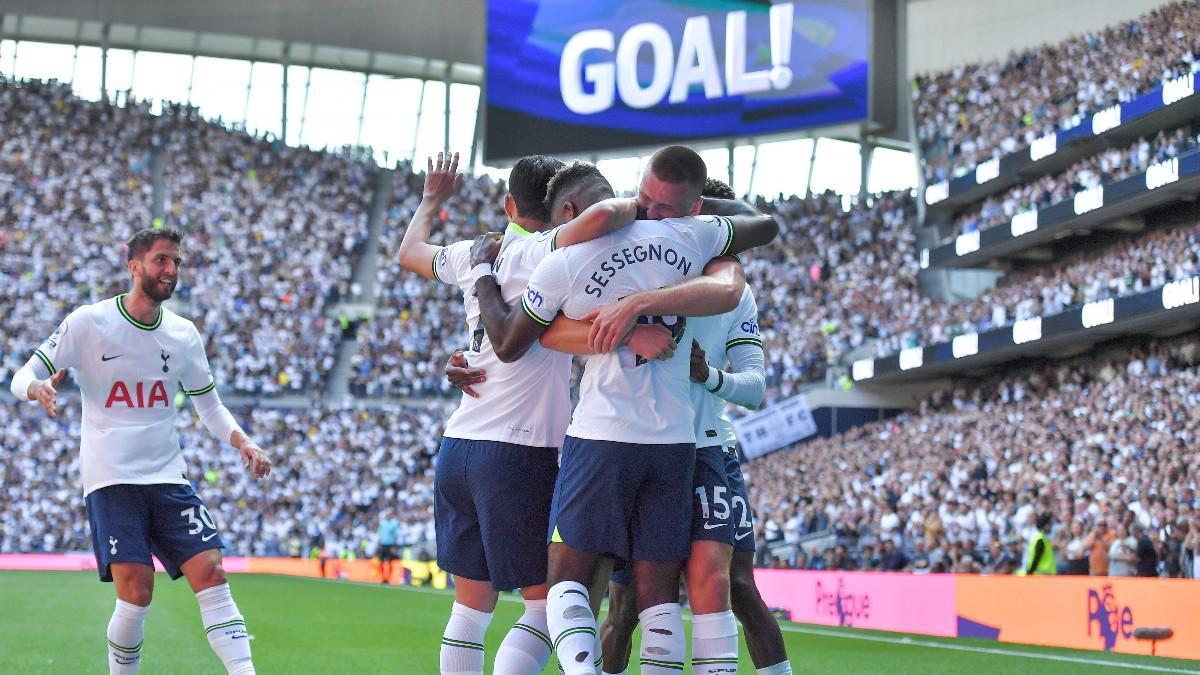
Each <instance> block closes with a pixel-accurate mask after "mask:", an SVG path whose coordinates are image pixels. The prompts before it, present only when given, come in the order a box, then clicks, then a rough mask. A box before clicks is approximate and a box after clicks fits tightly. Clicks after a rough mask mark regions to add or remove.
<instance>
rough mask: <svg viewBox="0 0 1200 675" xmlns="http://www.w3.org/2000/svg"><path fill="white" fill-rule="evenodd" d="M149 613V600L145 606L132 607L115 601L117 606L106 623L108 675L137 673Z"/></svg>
mask: <svg viewBox="0 0 1200 675" xmlns="http://www.w3.org/2000/svg"><path fill="white" fill-rule="evenodd" d="M149 611H150V605H149V598H147V604H146V605H134V604H131V603H128V602H125V601H124V600H121V599H120V598H118V599H117V606H116V608H115V609H114V610H113V615H112V618H111V619H109V621H108V672H109V675H118V674H120V675H132V673H136V672H138V668H140V667H141V665H142V635H143V634H144V629H145V623H146V613H147V612H149Z"/></svg>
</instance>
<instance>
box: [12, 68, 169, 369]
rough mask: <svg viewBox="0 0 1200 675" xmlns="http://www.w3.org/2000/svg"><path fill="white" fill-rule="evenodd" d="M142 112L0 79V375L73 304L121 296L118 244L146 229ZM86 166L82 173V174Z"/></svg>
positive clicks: (146, 148) (149, 134)
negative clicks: (0, 321) (0, 314)
mask: <svg viewBox="0 0 1200 675" xmlns="http://www.w3.org/2000/svg"><path fill="white" fill-rule="evenodd" d="M147 113H148V108H147V107H146V106H141V105H138V104H131V105H129V106H128V107H124V108H119V107H114V106H108V105H103V104H100V103H91V102H88V101H83V100H80V99H78V98H76V97H74V96H73V95H72V94H71V90H70V88H69V87H66V86H62V85H58V84H55V83H46V82H37V81H32V82H26V83H21V84H18V83H14V82H12V81H9V80H6V79H3V78H0V306H3V307H4V330H3V331H0V378H2V379H4V380H5V381H7V380H8V379H9V378H10V377H11V376H12V374H13V373H14V372H16V370H17V369H18V368H20V367H21V365H22V364H24V363H25V360H26V359H28V358H29V357H30V355H31V354H32V353H33V350H34V348H35V347H37V345H38V343H39V342H40V341H41V340H43V339H45V338H46V337H47V336H48V335H50V333H51V332H53V331H54V328H55V326H57V325H58V322H60V321H62V319H63V317H64V316H66V314H67V313H68V312H70V311H71V310H72V309H74V308H75V307H77V306H79V305H81V304H85V303H90V302H96V301H98V300H102V299H104V298H106V297H111V296H112V295H115V294H116V293H118V292H120V291H121V290H124V286H125V281H126V279H125V276H124V275H123V274H122V269H123V267H124V252H123V251H122V250H121V246H120V245H119V244H117V245H114V242H122V241H124V240H125V239H126V238H128V237H129V236H130V235H132V234H133V233H134V232H135V231H136V230H138V229H140V228H142V227H145V226H147V225H148V224H149V214H150V203H151V195H152V191H153V190H152V186H151V181H150V157H151V148H152V141H153V125H152V118H150V117H149V116H148V114H147ZM85 167H86V169H85Z"/></svg>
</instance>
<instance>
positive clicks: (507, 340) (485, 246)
mask: <svg viewBox="0 0 1200 675" xmlns="http://www.w3.org/2000/svg"><path fill="white" fill-rule="evenodd" d="M499 251H500V242H499V241H497V240H496V239H495V238H494V237H492V236H491V235H490V234H481V235H479V236H478V237H476V238H475V244H474V245H473V246H472V247H471V265H472V268H473V269H477V270H481V272H482V268H481V266H487V267H489V268H490V267H491V264H492V263H493V262H495V260H496V254H497V253H498V252H499ZM475 293H476V296H477V297H478V299H479V317H480V320H481V321H483V327H484V330H486V331H487V336H488V340H490V341H491V343H492V350H493V351H495V352H496V357H497V358H499V359H500V360H501V361H503V362H504V363H512V362H513V361H516V360H517V359H519V358H521V357H522V356H523V355H524V354H525V352H526V351H527V350H528V349H529V347H530V346H531V345H532V344H533V343H534V342H536V341H537V340H538V338H540V337H541V336H542V334H543V333H545V332H546V329H547V328H548V327H549V324H547V325H543V324H541V323H539V322H537V321H534V320H533V318H532V317H530V316H529V315H527V314H526V313H525V312H523V311H521V310H518V309H515V308H510V307H509V306H508V305H507V304H506V303H505V302H504V296H502V295H501V294H500V284H498V283H496V277H494V276H492V275H491V274H490V273H488V274H483V273H480V274H479V276H477V277H476V279H475Z"/></svg>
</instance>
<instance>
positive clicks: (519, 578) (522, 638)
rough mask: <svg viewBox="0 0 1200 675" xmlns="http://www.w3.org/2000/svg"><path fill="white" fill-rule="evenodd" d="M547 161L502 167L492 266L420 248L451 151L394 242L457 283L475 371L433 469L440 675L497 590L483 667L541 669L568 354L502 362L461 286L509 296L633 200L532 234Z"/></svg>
mask: <svg viewBox="0 0 1200 675" xmlns="http://www.w3.org/2000/svg"><path fill="white" fill-rule="evenodd" d="M560 167H562V162H559V161H558V160H556V159H553V158H550V157H544V156H540V155H535V156H531V157H526V158H523V159H522V160H520V161H519V162H517V163H516V165H515V166H514V167H513V169H512V172H511V173H510V174H509V182H508V186H509V193H508V195H506V196H505V199H504V209H505V213H506V214H507V215H508V217H509V219H510V221H511V223H510V225H509V227H508V229H507V231H506V232H505V233H504V235H503V238H502V240H501V241H500V242H496V241H495V239H494V238H493V237H491V236H490V235H489V236H486V237H484V238H483V239H484V242H483V243H484V244H485V245H487V246H488V247H489V248H490V249H491V250H492V252H493V253H492V256H493V257H495V252H496V251H497V250H498V251H499V259H498V260H497V263H496V266H495V270H494V271H493V269H492V265H491V264H485V265H477V266H472V265H471V264H470V263H469V255H470V251H471V248H472V242H471V241H461V242H456V243H453V244H450V245H448V246H445V247H438V246H433V245H431V244H429V243H428V240H429V229H430V226H431V224H432V221H433V215H434V214H436V213H437V212H438V211H439V210H440V209H441V206H442V204H443V203H445V201H446V200H447V199H449V198H450V197H451V196H452V195H453V194H454V193H455V192H456V191H457V189H458V186H459V185H460V184H461V176H459V175H458V155H457V153H456V154H454V155H453V156H452V157H449V158H447V157H444V156H443V155H441V154H439V155H438V159H437V164H436V165H435V164H434V163H433V161H432V160H430V162H429V165H428V171H427V174H426V179H425V188H424V194H423V196H422V200H421V203H420V205H419V206H418V208H417V211H416V212H415V213H414V214H413V218H412V221H411V222H410V224H409V226H408V229H407V230H406V231H405V233H404V238H403V240H402V243H401V246H400V251H399V256H400V263H401V265H402V266H403V267H405V268H406V269H408V270H410V271H412V272H415V273H417V274H420V275H421V276H424V277H426V278H428V279H431V280H435V281H440V282H443V283H449V284H453V285H455V286H457V287H458V288H460V289H461V290H462V291H463V302H464V305H465V310H466V318H467V328H468V331H467V332H468V336H469V340H470V347H469V349H468V351H467V352H466V354H465V356H466V359H467V362H469V363H471V364H472V365H473V366H475V367H476V368H483V369H485V370H486V371H487V373H488V376H487V380H486V381H481V382H478V383H475V384H473V385H471V386H472V392H473V393H475V394H478V396H473V395H470V394H467V393H466V392H464V395H463V397H462V401H461V402H460V404H459V406H458V408H457V409H456V410H455V411H454V413H453V414H452V415H451V416H450V419H449V421H448V422H447V423H446V430H445V432H444V434H443V439H442V445H441V448H440V449H439V451H438V457H437V466H436V469H435V472H436V473H435V479H434V490H435V506H434V509H435V520H436V527H437V547H438V556H437V558H438V565H439V566H440V567H441V568H442V569H444V570H446V571H447V572H450V573H451V574H453V575H454V577H455V602H454V605H453V606H452V608H451V614H450V620H449V622H448V623H447V625H446V631H445V633H444V635H443V637H442V646H441V652H440V663H441V672H442V673H481V672H482V671H483V662H484V653H483V636H484V634H485V632H486V631H487V627H488V625H489V623H490V622H491V619H492V613H493V610H494V609H495V606H496V600H497V595H498V591H500V590H508V589H513V588H520V589H522V595H523V596H524V598H525V613H524V615H522V617H521V618H520V619H519V621H518V622H517V624H516V625H515V626H514V627H513V628H512V629H511V630H510V631H509V632H508V634H507V635H506V637H505V638H504V641H503V643H502V644H501V645H500V650H499V651H498V652H497V655H496V665H495V672H497V673H503V674H505V675H508V674H509V673H517V674H522V673H540V672H541V670H542V668H543V667H544V666H545V664H546V663H547V662H548V661H549V658H550V652H551V643H550V639H549V637H548V633H547V628H546V609H545V606H546V600H545V598H546V585H545V581H546V545H545V531H546V530H545V528H546V523H547V521H548V520H549V513H550V500H551V496H552V495H553V490H554V484H555V478H556V476H557V474H558V450H557V449H558V446H560V445H561V444H562V439H563V436H564V434H565V430H566V426H567V421H568V419H569V417H570V405H571V402H570V390H569V380H570V370H571V360H570V356H569V355H567V354H563V353H560V352H555V351H551V350H549V349H545V348H542V347H540V346H537V345H535V346H533V347H531V348H530V349H529V351H528V353H527V354H526V355H525V358H524V359H521V361H519V362H516V363H511V364H510V363H505V362H503V361H502V360H501V358H503V357H505V356H506V353H504V352H503V351H502V350H503V349H504V347H503V345H497V344H495V343H493V342H492V341H491V340H489V339H488V336H487V335H486V334H485V331H484V328H483V325H482V323H481V321H480V317H479V303H478V301H477V300H476V298H475V296H474V293H473V288H474V284H475V279H477V278H479V277H481V276H487V277H488V278H489V279H492V278H493V277H492V275H493V274H494V275H495V278H496V279H498V280H499V282H500V284H502V286H503V288H504V290H505V293H506V294H507V295H509V297H512V298H515V297H517V296H519V294H520V293H522V292H523V291H524V288H525V284H526V281H527V280H528V278H529V274H530V273H531V272H532V271H533V269H534V267H535V266H536V265H537V262H538V261H539V260H541V258H542V257H544V256H546V255H547V254H549V253H550V251H551V250H553V249H555V248H556V247H566V246H571V245H572V244H576V243H578V242H581V241H586V240H588V239H593V238H595V237H598V236H601V235H603V234H605V233H607V232H609V231H610V230H613V229H615V228H617V227H621V226H624V225H626V224H628V223H630V222H632V221H633V218H634V216H635V214H636V210H637V207H636V203H635V201H634V200H632V199H612V200H608V201H606V202H604V203H600V204H596V205H595V208H593V209H591V210H589V211H588V212H587V213H581V214H580V217H579V218H577V219H575V220H573V221H572V222H570V223H567V224H565V225H563V226H562V227H558V228H555V229H554V230H552V231H544V230H547V222H548V220H549V218H548V217H547V214H546V210H545V206H544V205H543V200H544V198H545V194H546V184H547V183H548V182H549V180H550V178H551V176H552V175H553V174H554V173H555V172H556V171H557V170H558V169H559V168H560ZM534 233H540V234H534ZM643 339H644V340H643ZM643 342H644V344H643ZM635 344H636V345H642V346H640V347H638V348H639V349H641V350H642V352H643V354H644V355H647V356H656V355H658V354H659V353H660V352H661V351H663V350H664V349H667V348H668V347H670V348H671V349H672V350H673V345H671V344H670V336H669V334H668V332H667V331H666V330H663V329H659V330H653V329H651V328H649V327H647V328H646V329H645V330H642V331H639V337H638V341H637V342H636V343H635ZM515 486H520V487H519V488H517V487H515Z"/></svg>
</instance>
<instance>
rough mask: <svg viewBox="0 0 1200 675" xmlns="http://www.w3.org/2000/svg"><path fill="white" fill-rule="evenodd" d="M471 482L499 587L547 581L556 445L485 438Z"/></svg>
mask: <svg viewBox="0 0 1200 675" xmlns="http://www.w3.org/2000/svg"><path fill="white" fill-rule="evenodd" d="M468 471H469V474H468V475H469V478H468V482H469V485H470V489H471V495H472V497H473V499H474V502H475V511H476V513H478V515H479V530H480V535H481V537H482V539H483V548H484V552H485V554H486V557H487V566H488V572H489V578H490V579H491V581H492V584H493V585H494V586H495V588H496V590H510V589H514V588H524V587H526V586H535V585H539V584H543V583H545V581H546V528H547V525H548V524H549V522H550V504H551V500H552V498H553V495H554V483H555V479H556V478H557V476H558V453H557V451H556V450H555V449H554V448H532V447H526V446H520V445H514V444H511V443H499V442H486V443H480V445H479V447H478V448H477V449H476V451H475V454H474V455H473V461H472V462H471V466H470V467H469V470H468Z"/></svg>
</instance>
